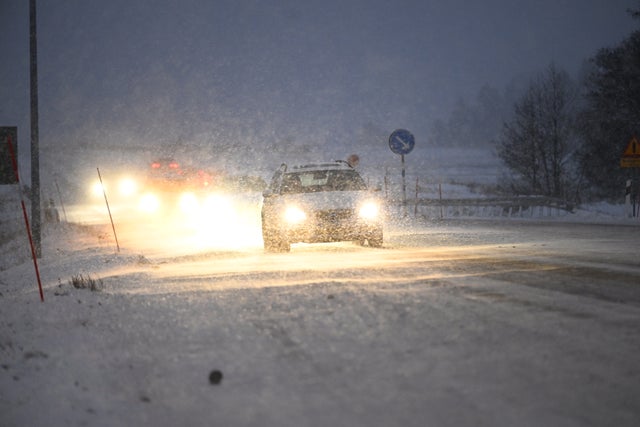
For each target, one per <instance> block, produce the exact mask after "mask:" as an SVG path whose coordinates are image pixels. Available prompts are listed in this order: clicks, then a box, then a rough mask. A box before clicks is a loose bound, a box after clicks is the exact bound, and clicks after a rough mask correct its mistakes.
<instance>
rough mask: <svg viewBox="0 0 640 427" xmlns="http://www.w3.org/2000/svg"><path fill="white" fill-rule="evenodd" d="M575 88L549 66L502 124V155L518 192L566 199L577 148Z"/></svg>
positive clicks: (500, 149) (556, 70) (568, 79)
mask: <svg viewBox="0 0 640 427" xmlns="http://www.w3.org/2000/svg"><path fill="white" fill-rule="evenodd" d="M576 94H577V92H576V87H575V84H574V83H573V82H572V81H571V79H570V78H569V76H568V75H567V73H565V72H564V71H561V70H559V69H558V68H557V67H556V66H555V65H554V64H551V65H550V66H549V67H548V68H547V70H546V71H545V72H544V73H543V74H541V75H540V76H539V77H538V78H536V79H535V80H533V81H532V83H531V84H530V85H529V88H528V89H527V90H526V92H525V94H524V95H523V96H522V97H521V98H520V100H519V101H518V102H516V105H515V107H514V116H513V119H512V120H511V121H510V122H507V123H505V124H504V126H503V129H502V134H501V135H500V138H499V140H498V155H499V156H500V158H501V159H502V161H503V162H504V164H505V165H506V166H507V167H508V168H509V170H511V172H512V174H513V179H512V181H511V186H512V188H513V189H514V191H516V192H518V193H529V194H542V195H545V196H551V197H562V198H565V197H566V196H567V193H568V190H569V185H570V183H571V176H570V175H571V173H572V171H573V164H572V162H573V157H572V154H573V152H574V148H575V136H574V135H575V132H574V131H575V126H574V123H575V114H576V112H575V106H576V99H577V96H576Z"/></svg>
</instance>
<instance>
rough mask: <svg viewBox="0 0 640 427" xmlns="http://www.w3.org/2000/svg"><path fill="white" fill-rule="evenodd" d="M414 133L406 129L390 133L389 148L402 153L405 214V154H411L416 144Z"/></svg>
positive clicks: (396, 152) (404, 207) (404, 212)
mask: <svg viewBox="0 0 640 427" xmlns="http://www.w3.org/2000/svg"><path fill="white" fill-rule="evenodd" d="M415 143H416V141H415V138H414V137H413V134H412V133H411V132H409V131H408V130H406V129H396V130H394V131H393V132H392V133H391V135H389V148H390V149H391V151H392V152H394V153H395V154H399V155H400V163H401V164H402V209H403V215H404V216H407V181H406V173H405V167H404V155H405V154H409V153H410V152H411V150H413V147H414V146H415Z"/></svg>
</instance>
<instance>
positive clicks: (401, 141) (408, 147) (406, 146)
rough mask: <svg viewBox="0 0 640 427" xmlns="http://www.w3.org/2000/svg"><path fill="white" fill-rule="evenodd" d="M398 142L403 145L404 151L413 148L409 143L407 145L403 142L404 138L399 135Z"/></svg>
mask: <svg viewBox="0 0 640 427" xmlns="http://www.w3.org/2000/svg"><path fill="white" fill-rule="evenodd" d="M396 140H397V141H398V142H399V143H400V144H402V148H403V149H404V150H410V149H411V146H410V145H409V143H407V142H405V141H403V140H402V138H400V137H399V136H398V135H396Z"/></svg>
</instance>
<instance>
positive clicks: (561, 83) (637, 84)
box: [432, 9, 640, 203]
mask: <svg viewBox="0 0 640 427" xmlns="http://www.w3.org/2000/svg"><path fill="white" fill-rule="evenodd" d="M629 13H630V15H631V16H632V17H633V18H634V19H638V20H640V9H639V10H637V11H634V10H631V11H629ZM513 93H514V91H513V90H509V89H508V90H507V91H506V92H505V96H504V97H503V98H502V99H501V98H500V94H499V93H498V92H497V91H495V90H491V89H490V88H487V87H485V88H483V89H482V90H481V91H480V93H479V95H478V99H477V100H476V104H475V105H471V106H470V105H467V104H465V103H464V102H462V101H459V102H458V104H457V105H456V107H455V108H454V110H453V112H452V114H451V117H450V119H449V120H448V121H447V122H443V121H438V122H436V123H435V126H434V128H433V131H432V137H433V138H434V139H435V140H440V141H443V140H448V141H454V140H456V139H458V138H460V137H462V138H464V140H466V141H469V140H478V138H480V139H484V140H485V141H490V142H491V143H492V144H494V146H495V148H496V152H497V155H498V156H499V158H500V159H501V161H502V162H503V164H504V165H505V166H506V169H507V170H508V174H507V176H505V177H504V178H503V179H502V182H501V187H502V189H503V190H505V191H507V192H509V193H512V194H536V195H544V196H549V197H557V198H562V199H565V200H571V201H573V202H578V203H579V202H581V201H584V200H587V199H589V200H592V199H616V198H618V197H619V196H620V195H621V194H624V182H625V180H626V179H627V177H628V176H629V174H630V169H623V168H621V167H620V157H621V156H622V153H623V151H624V148H625V147H626V144H627V142H628V141H629V140H630V139H631V137H632V136H634V135H637V136H638V137H640V30H638V31H635V32H633V33H632V34H631V35H630V36H628V37H627V38H626V39H625V40H623V41H622V42H621V43H620V44H619V45H617V46H614V47H612V48H602V49H600V50H599V51H598V52H597V53H596V54H595V55H594V56H593V57H592V58H589V60H588V61H587V63H586V69H585V72H584V75H583V76H582V78H581V79H580V80H579V81H576V80H574V79H572V78H571V77H570V76H569V74H568V73H566V72H565V71H564V70H562V69H560V68H559V67H558V66H557V65H556V64H554V63H552V64H550V65H549V66H548V67H546V69H545V70H544V71H542V72H541V73H539V74H538V75H537V76H536V77H534V78H533V79H531V81H530V82H529V83H528V85H525V89H524V90H523V91H521V92H520V94H519V95H518V96H515V97H513V103H512V105H513V107H512V109H511V111H504V110H500V108H501V107H499V106H500V105H502V106H504V105H505V104H506V101H509V99H508V98H510V97H511V96H512V95H513ZM510 95H511V96H510ZM487 114H488V116H487ZM504 117H508V118H507V119H506V120H504V119H503V118H504ZM487 123H489V124H491V123H493V126H491V125H489V126H487ZM473 129H483V132H484V133H482V132H481V133H482V135H478V134H475V137H473V138H472V136H471V133H472V132H473ZM467 134H468V135H467Z"/></svg>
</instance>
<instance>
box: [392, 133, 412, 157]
mask: <svg viewBox="0 0 640 427" xmlns="http://www.w3.org/2000/svg"><path fill="white" fill-rule="evenodd" d="M414 145H416V140H415V139H414V138H413V134H412V133H411V132H409V131H408V130H406V129H396V130H394V131H393V132H392V133H391V135H390V136H389V148H391V151H393V152H394V153H396V154H409V152H410V151H411V150H413V146H414Z"/></svg>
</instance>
